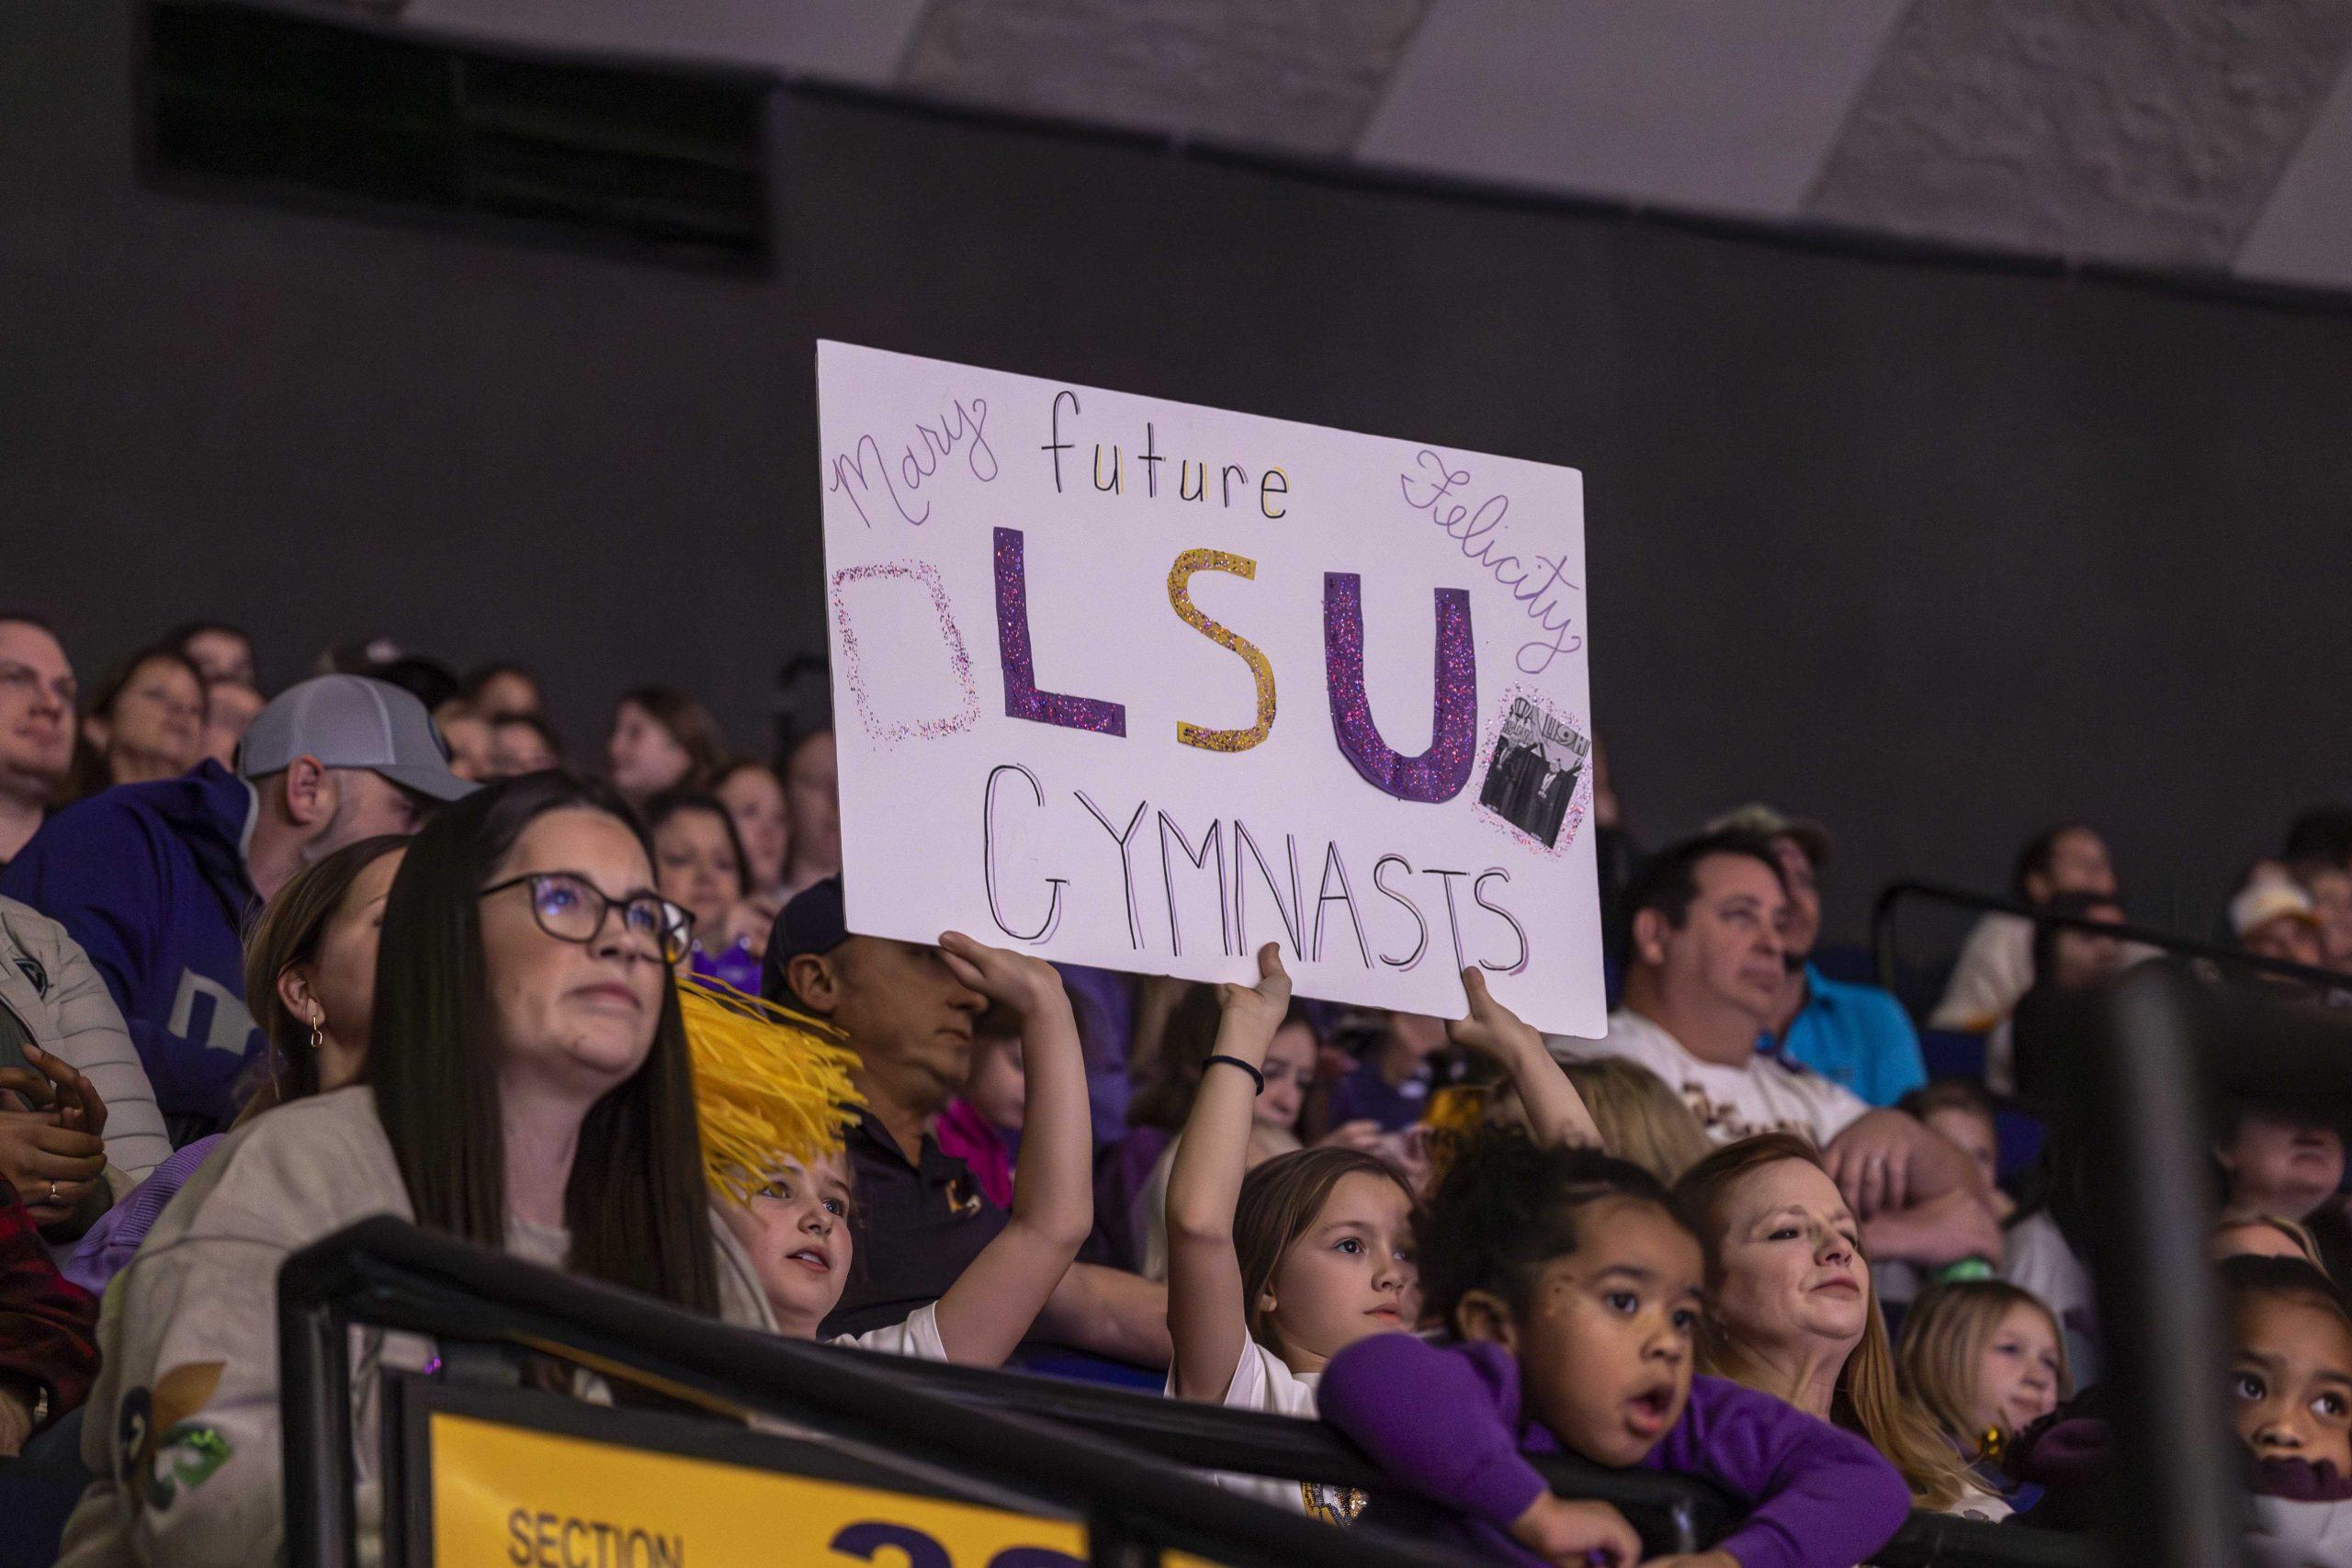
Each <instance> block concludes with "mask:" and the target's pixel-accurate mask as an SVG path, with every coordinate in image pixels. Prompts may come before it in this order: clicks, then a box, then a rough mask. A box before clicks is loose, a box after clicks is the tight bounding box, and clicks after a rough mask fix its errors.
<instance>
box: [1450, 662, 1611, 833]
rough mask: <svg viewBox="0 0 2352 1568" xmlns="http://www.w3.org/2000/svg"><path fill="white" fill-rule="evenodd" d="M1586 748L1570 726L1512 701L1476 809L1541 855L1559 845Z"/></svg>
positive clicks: (1542, 710)
mask: <svg viewBox="0 0 2352 1568" xmlns="http://www.w3.org/2000/svg"><path fill="white" fill-rule="evenodd" d="M1591 751H1592V742H1591V741H1590V740H1589V739H1587V738H1586V737H1585V736H1583V735H1581V734H1579V733H1577V728H1576V727H1575V726H1574V725H1571V724H1570V723H1568V721H1567V720H1566V719H1564V718H1562V717H1560V716H1558V715H1557V714H1555V713H1553V712H1551V711H1550V710H1549V709H1547V708H1544V707H1543V706H1542V705H1538V704H1537V703H1535V702H1533V701H1532V700H1530V699H1529V698H1526V697H1513V698H1512V699H1511V702H1510V712H1508V713H1507V714H1505V715H1504V716H1503V727H1502V731H1501V733H1500V734H1498V735H1497V736H1496V737H1495V749H1494V751H1493V753H1492V754H1491V755H1490V756H1488V757H1487V782H1486V784H1485V786H1484V787H1482V788H1481V789H1480V790H1479V792H1478V804H1479V805H1480V806H1482V807H1486V808H1487V810H1488V811H1491V812H1493V813H1494V814H1495V815H1496V816H1498V817H1499V818H1502V819H1503V820H1504V821H1506V822H1508V823H1510V825H1511V826H1512V827H1514V828H1516V829H1519V830H1520V831H1521V832H1522V833H1524V834H1526V835H1527V836H1528V837H1529V838H1531V839H1533V840H1536V841H1537V842H1538V843H1540V844H1542V845H1543V846H1544V848H1545V849H1555V848H1557V847H1558V845H1559V842H1560V829H1561V825H1562V824H1563V823H1565V822H1566V821H1567V819H1568V807H1569V805H1570V804H1571V803H1572V802H1574V801H1575V799H1576V796H1577V785H1578V784H1581V783H1583V782H1584V770H1585V763H1586V761H1588V759H1589V756H1590V754H1591Z"/></svg>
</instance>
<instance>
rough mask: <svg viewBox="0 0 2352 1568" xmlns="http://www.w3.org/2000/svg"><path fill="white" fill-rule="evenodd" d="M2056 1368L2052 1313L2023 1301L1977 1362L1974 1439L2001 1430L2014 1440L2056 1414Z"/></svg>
mask: <svg viewBox="0 0 2352 1568" xmlns="http://www.w3.org/2000/svg"><path fill="white" fill-rule="evenodd" d="M2058 1366H2059V1359H2058V1332H2057V1330H2056V1329H2055V1328H2053V1327H2052V1326H2051V1323H2050V1314H2048V1313H2045V1312H2043V1311H2041V1309H2040V1308H2039V1307H2031V1306H2028V1305H2026V1304H2025V1303H2022V1302H2020V1303H2018V1304H2017V1305H2015V1306H2013V1307H2011V1308H2010V1309H2009V1310H2008V1312H2007V1314H2005V1315H2004V1316H2003V1317H2002V1319H2001V1321H2000V1322H1998V1323H1996V1324H1995V1325H1993V1333H1992V1337H1990V1338H1988V1339H1986V1340H1985V1353H1984V1354H1983V1355H1982V1356H1980V1357H1978V1358H1977V1361H1976V1403H1975V1406H1974V1408H1973V1410H1972V1411H1971V1412H1970V1415H1969V1429H1970V1435H1971V1436H1972V1437H1973V1436H1974V1435H1975V1434H1977V1433H1980V1432H1985V1431H1987V1430H1990V1429H1992V1428H1994V1427H1998V1428H1999V1429H2000V1430H2002V1431H2004V1432H2007V1433H2008V1434H2009V1435H2010V1436H2012V1437H2014V1436H2016V1435H2017V1434H2018V1433H2019V1432H2022V1431H2024V1430H2025V1429H2026V1428H2027V1427H2030V1426H2032V1425H2033V1424H2034V1423H2035V1422H2036V1421H2039V1420H2041V1418H2042V1417H2043V1416H2047V1415H2049V1414H2050V1413H2051V1412H2052V1411H2053V1410H2055V1409H2057V1408H2058Z"/></svg>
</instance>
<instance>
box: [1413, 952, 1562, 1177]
mask: <svg viewBox="0 0 2352 1568" xmlns="http://www.w3.org/2000/svg"><path fill="white" fill-rule="evenodd" d="M1462 989H1463V992H1464V995H1466V996H1467V997H1468V998H1470V1016H1469V1017H1467V1018H1464V1019H1457V1020H1455V1021H1453V1022H1452V1023H1449V1024H1447V1025H1446V1026H1445V1033H1446V1038H1447V1039H1449V1040H1451V1041H1453V1043H1455V1044H1456V1045H1461V1046H1465V1047H1467V1048H1468V1049H1470V1050H1473V1051H1476V1052H1477V1053H1478V1054H1479V1055H1482V1056H1484V1057H1486V1058H1487V1060H1489V1061H1491V1062H1494V1063H1495V1064H1497V1065H1498V1066H1500V1067H1501V1068H1502V1069H1503V1071H1505V1072H1507V1073H1509V1074H1510V1081H1511V1087H1512V1088H1513V1089H1517V1090H1518V1091H1519V1102H1520V1104H1521V1105H1523V1106H1525V1107H1526V1108H1527V1123H1528V1130H1529V1131H1530V1132H1531V1133H1532V1134H1534V1137H1535V1141H1536V1142H1537V1143H1539V1144H1544V1145H1552V1144H1567V1145H1574V1146H1577V1147H1583V1148H1595V1149H1597V1148H1599V1147H1600V1128H1599V1127H1598V1126H1596V1125H1595V1124H1594V1123H1593V1120H1592V1112H1591V1111H1587V1110H1586V1109H1585V1105H1584V1097H1583V1096H1582V1095H1580V1094H1578V1093H1577V1086H1576V1085H1574V1084H1572V1083H1570V1082H1569V1081H1568V1075H1567V1074H1566V1073H1564V1072H1562V1071H1561V1070H1560V1064H1559V1063H1557V1062H1555V1061H1554V1060H1553V1059H1552V1053H1551V1052H1549V1051H1547V1050H1545V1049H1544V1037H1543V1036H1542V1035H1541V1034H1538V1033H1536V1032H1535V1031H1534V1030H1532V1029H1531V1028H1529V1027H1528V1026H1527V1025H1526V1024H1525V1023H1523V1022H1521V1020H1520V1016H1519V1014H1517V1013H1515V1012H1513V1011H1511V1010H1510V1009H1509V1008H1507V1007H1505V1006H1503V1004H1502V1003H1500V1002H1498V1001H1497V1000H1496V999H1495V998H1494V993H1492V992H1491V991H1489V990H1487V976H1485V975H1484V974H1482V973H1480V972H1479V971H1478V970H1477V969H1476V968H1470V969H1464V971H1463V972H1462Z"/></svg>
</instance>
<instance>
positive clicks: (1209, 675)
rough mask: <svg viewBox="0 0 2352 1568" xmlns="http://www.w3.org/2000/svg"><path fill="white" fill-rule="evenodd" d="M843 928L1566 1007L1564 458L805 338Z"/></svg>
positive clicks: (1584, 954)
mask: <svg viewBox="0 0 2352 1568" xmlns="http://www.w3.org/2000/svg"><path fill="white" fill-rule="evenodd" d="M818 383H819V399H820V440H821V448H822V468H821V480H822V484H823V491H824V509H825V548H826V564H827V570H828V583H829V590H828V607H829V612H830V614H829V623H830V631H831V644H832V664H833V682H834V693H835V712H836V728H837V730H838V731H839V743H840V753H841V784H842V846H843V861H844V868H845V870H844V882H845V885H846V888H847V895H848V904H849V918H850V924H851V927H852V929H854V930H856V931H866V932H869V933H872V934H876V935H883V936H894V937H900V938H904V939H907V940H910V941H921V942H928V941H931V940H933V939H934V938H935V937H936V936H937V934H938V933H939V932H940V931H943V930H948V929H962V930H966V931H971V932H973V933H974V934H975V935H978V936H980V937H982V938H983V939H984V940H992V941H996V942H1008V943H1016V944H1021V945H1025V946H1027V947H1029V948H1031V949H1033V950H1035V951H1037V952H1039V953H1043V954H1044V955H1045V956H1047V957H1050V958H1054V959H1057V960H1063V961H1067V962H1072V963H1080V964H1097V965H1102V966H1104V967H1111V968H1124V969H1133V970H1141V971H1146V972H1151V973H1164V974H1171V975H1177V976H1184V977H1187V978H1193V979H1201V980H1223V979H1237V978H1244V977H1247V976H1250V975H1251V974H1253V973H1254V969H1253V967H1252V965H1251V963H1250V953H1252V951H1253V949H1254V948H1255V946H1256V945H1257V944H1258V943H1261V942H1268V941H1272V942H1280V943H1281V944H1282V945H1283V954H1284V959H1285V962H1286V963H1287V964H1289V966H1290V968H1291V971H1292V974H1293V975H1294V976H1295V977H1296V979H1297V982H1298V987H1299V989H1300V990H1301V991H1302V992H1303V993H1305V994H1307V995H1315V996H1324V997H1329V998H1337V999H1342V1000H1355V1001H1361V1002H1364V1003H1367V1004H1371V1005H1376V1006H1384V1007H1394V1008H1401V1009H1405V1010H1410V1011H1416V1012H1424V1013H1431V1014H1437V1015H1441V1016H1459V1015H1460V1013H1461V1011H1462V1010H1463V995H1462V984H1461V980H1460V976H1459V971H1460V970H1461V969H1463V968H1465V967H1468V966H1470V965H1473V964H1476V965H1477V966H1479V967H1481V968H1483V969H1485V970H1486V971H1487V972H1488V973H1489V974H1490V975H1492V976H1494V979H1493V981H1492V984H1493V985H1494V987H1495V989H1496V991H1497V993H1498V995H1499V996H1501V997H1502V998H1503V999H1504V1000H1506V1001H1507V1002H1509V1003H1510V1005H1511V1006H1512V1007H1514V1008H1515V1009H1517V1010H1519V1011H1520V1012H1521V1015H1522V1016H1524V1017H1526V1018H1527V1019H1528V1020H1529V1021H1531V1022H1532V1023H1534V1024H1536V1025H1537V1026H1538V1027H1540V1028H1544V1029H1548V1030H1552V1031H1555V1032H1566V1033H1581V1034H1588V1035H1591V1034H1598V1033H1599V1032H1600V1030H1601V1027H1602V1020H1603V1008H1602V993H1601V977H1600V919H1599V911H1598V906H1597V901H1596V899H1595V897H1594V891H1593V850H1592V841H1591V840H1592V835H1591V832H1590V831H1589V828H1588V826H1587V822H1588V818H1589V814H1590V809H1591V804H1590V803H1591V781H1590V778H1589V769H1588V766H1587V762H1588V758H1589V736H1590V733H1591V724H1590V699H1589V687H1588V675H1587V665H1586V658H1587V646H1586V639H1587V632H1586V628H1587V626H1588V624H1589V616H1588V613H1587V607H1586V603H1585V594H1584V588H1583V586H1582V585H1583V581H1584V566H1583V555H1584V539H1583V502H1582V484H1581V479H1580V477H1579V476H1578V475H1577V473H1576V472H1575V470H1573V469H1568V468H1555V467H1550V466H1546V465H1542V464H1536V463H1530V462H1525V461H1521V460H1518V459H1513V458H1507V457H1485V456H1480V455H1476V454H1471V453H1464V452H1456V451H1450V450H1444V449H1441V448H1439V447H1436V446H1430V444H1428V443H1425V442H1403V441H1393V440H1388V439H1385V438H1383V437H1377V436H1371V435H1361V434H1350V433H1347V432H1342V431H1334V430H1327V429H1322V428H1319V427H1317V426H1313V425H1306V424H1298V423H1290V422H1286V421H1282V420H1274V419H1267V418H1261V417H1258V416H1254V415H1250V414H1242V413H1235V412H1226V411H1222V410H1216V409H1208V408H1202V407H1198V406H1195V405H1192V404H1185V403H1173V402H1167V401H1162V400H1154V399H1148V398H1141V397H1136V396H1132V395H1128V394H1124V393H1119V392H1113V391H1106V390H1103V389H1095V388H1086V387H1073V386H1069V385H1067V384H1064V383H1059V382H1054V381H1046V380H1038V379H1035V378H1027V377H1022V376H1013V375H1009V374H1005V373H1002V372H998V371H989V370H982V369H978V368H975V367H967V366H959V365H951V364H946V363H943V362H940V361H936V360H928V359H919V358H914V357H910V356H908V355H895V354H885V353H881V352H878V351H875V350H870V349H862V348H854V347H851V346H849V345H846V344H832V343H827V344H820V346H819V350H818Z"/></svg>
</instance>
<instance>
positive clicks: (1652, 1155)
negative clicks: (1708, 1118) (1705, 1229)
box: [1560, 1056, 1712, 1187]
mask: <svg viewBox="0 0 2352 1568" xmlns="http://www.w3.org/2000/svg"><path fill="white" fill-rule="evenodd" d="M1560 1070H1561V1071H1562V1072H1564V1073H1566V1074H1567V1075H1568V1082H1570V1083H1572V1084H1574V1085H1575V1086H1576V1090H1577V1096H1578V1097H1579V1098H1580V1099H1582V1100H1583V1101H1584V1106H1585V1109H1586V1110H1587V1111H1591V1112H1592V1120H1593V1122H1595V1124H1597V1125H1598V1126H1599V1127H1600V1146H1601V1147H1602V1148H1604V1149H1607V1150H1608V1151H1609V1152H1610V1153H1611V1154H1612V1155H1614V1156H1617V1157H1618V1158H1619V1159H1623V1160H1631V1161H1632V1162H1633V1163H1634V1164H1635V1165H1638V1166H1640V1167H1641V1168H1643V1169H1644V1170H1646V1171H1648V1172H1649V1173H1650V1174H1651V1175H1652V1176H1655V1177H1657V1179H1659V1180H1660V1181H1662V1182H1664V1183H1666V1185H1667V1186H1668V1187H1671V1186H1673V1185H1674V1184H1675V1183H1676V1182H1677V1181H1679V1180H1681V1179H1682V1173H1683V1172H1684V1171H1686V1170H1689V1169H1690V1168H1691V1167H1692V1166H1694V1165H1696V1164H1698V1163H1699V1162H1700V1161H1701V1160H1702V1159H1704V1158H1706V1157H1707V1151H1708V1149H1709V1148H1710V1147H1712V1145H1710V1144H1709V1143H1708V1142H1707V1134H1706V1131H1705V1129H1703V1128H1702V1127H1701V1126H1700V1125H1699V1118H1698V1117H1696V1116H1694V1115H1692V1114H1691V1108H1690V1107H1689V1106H1687V1105H1685V1104H1683V1103H1682V1101H1681V1100H1680V1098H1679V1097H1678V1096H1677V1095H1676V1094H1675V1092H1674V1091H1673V1090H1672V1089H1668V1088H1667V1087H1666V1080H1665V1079H1664V1078H1661V1077H1658V1076H1657V1074H1656V1073H1654V1072H1652V1071H1650V1070H1649V1069H1648V1068H1647V1067H1645V1066H1642V1065H1641V1064H1640V1063H1638V1062H1629V1061H1627V1060H1625V1058H1623V1056H1603V1057H1600V1058H1599V1059H1598V1060H1596V1061H1590V1062H1563V1063H1562V1064H1561V1065H1560Z"/></svg>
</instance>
